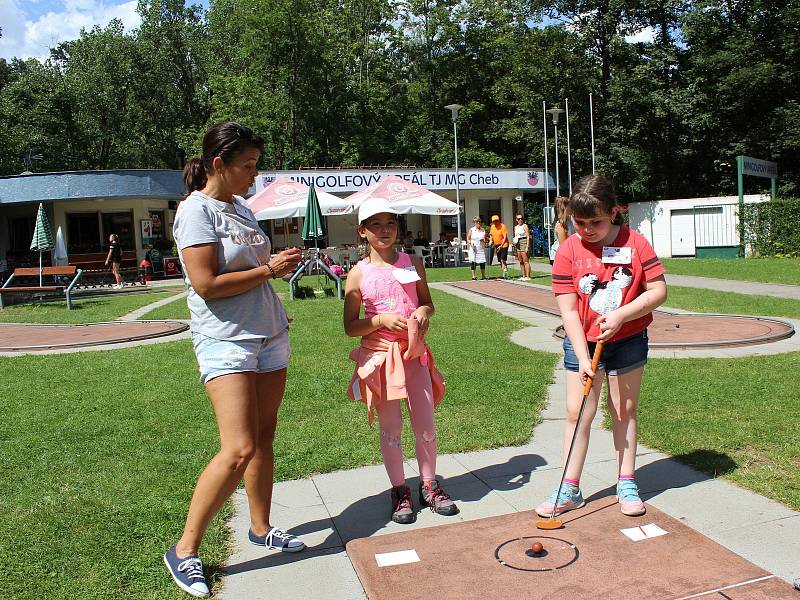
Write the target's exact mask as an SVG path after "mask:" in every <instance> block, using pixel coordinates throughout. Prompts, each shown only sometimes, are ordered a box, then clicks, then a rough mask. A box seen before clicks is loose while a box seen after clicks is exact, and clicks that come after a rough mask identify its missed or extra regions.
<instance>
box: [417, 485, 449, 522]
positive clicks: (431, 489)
mask: <svg viewBox="0 0 800 600" xmlns="http://www.w3.org/2000/svg"><path fill="white" fill-rule="evenodd" d="M419 501H420V503H421V504H423V505H425V506H427V507H429V508H430V509H431V510H432V511H433V512H435V513H436V514H437V515H444V516H445V517H452V516H453V515H457V514H458V506H456V503H455V502H453V501H452V500H451V499H450V496H449V495H448V494H447V492H445V491H444V490H443V489H442V486H441V485H440V484H439V481H438V480H436V479H434V480H432V481H426V482H420V484H419Z"/></svg>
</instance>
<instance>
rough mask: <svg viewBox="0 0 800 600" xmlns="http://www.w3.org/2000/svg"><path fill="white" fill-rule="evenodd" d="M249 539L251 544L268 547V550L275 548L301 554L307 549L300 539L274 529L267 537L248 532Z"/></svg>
mask: <svg viewBox="0 0 800 600" xmlns="http://www.w3.org/2000/svg"><path fill="white" fill-rule="evenodd" d="M247 538H248V539H249V540H250V543H251V544H255V545H256V546H266V547H267V548H275V549H277V550H280V551H281V552H300V551H301V550H303V549H305V547H306V545H305V544H304V543H303V540H301V539H300V538H299V537H295V536H293V535H292V534H291V533H288V532H286V531H283V530H282V529H278V528H277V527H273V528H272V529H270V530H269V531H267V533H266V535H256V534H255V533H253V530H252V529H250V530H249V531H248V532H247Z"/></svg>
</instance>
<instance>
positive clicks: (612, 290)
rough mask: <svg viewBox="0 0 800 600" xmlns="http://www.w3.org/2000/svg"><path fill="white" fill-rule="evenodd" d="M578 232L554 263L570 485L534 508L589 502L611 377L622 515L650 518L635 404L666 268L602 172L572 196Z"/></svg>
mask: <svg viewBox="0 0 800 600" xmlns="http://www.w3.org/2000/svg"><path fill="white" fill-rule="evenodd" d="M569 211H570V213H571V215H572V221H573V223H574V224H575V230H576V233H575V234H573V235H571V236H570V237H568V238H567V239H566V240H565V241H564V242H563V243H562V244H561V245H560V247H559V249H558V253H557V254H556V257H555V262H554V264H553V293H555V295H556V301H557V302H558V307H559V309H560V311H561V318H562V320H563V323H564V330H565V331H566V334H567V335H566V337H565V339H564V367H565V369H566V370H567V420H566V426H565V428H564V455H565V456H566V455H567V453H568V452H567V449H568V448H569V446H570V442H571V440H572V437H573V433H574V435H575V446H574V448H573V453H572V457H571V459H570V462H569V465H567V469H566V474H565V477H564V485H563V486H562V487H561V490H560V492H561V493H559V490H556V491H554V492H553V494H552V495H551V496H550V497H549V498H548V499H547V500H545V501H544V502H543V503H542V504H540V505H539V506H537V507H536V512H537V513H539V515H541V516H544V517H549V516H551V514H553V513H554V508H555V514H560V513H563V512H566V511H568V510H572V509H574V508H580V507H581V506H583V504H584V500H583V495H582V494H581V490H580V486H579V483H580V481H579V480H580V476H581V471H582V470H583V463H584V461H585V460H586V451H587V449H588V447H589V433H590V431H591V425H592V419H593V418H594V415H595V413H596V412H597V403H598V399H599V396H600V390H601V388H602V387H603V380H604V379H605V378H606V377H607V378H608V408H609V411H610V413H611V418H612V422H613V433H614V447H615V449H616V451H617V469H618V470H617V473H618V479H617V500H618V501H619V504H620V508H621V510H622V512H623V514H626V515H629V516H637V515H641V514H644V512H645V506H644V503H643V502H642V500H641V498H640V497H639V490H638V488H637V486H636V483H635V482H634V478H633V473H634V468H635V463H636V443H637V437H636V406H637V404H638V402H639V390H640V388H641V384H642V374H643V372H644V365H645V363H646V362H647V326H648V325H649V324H650V322H651V321H652V320H653V317H652V312H653V310H654V309H655V308H657V307H658V306H660V305H661V304H663V303H664V301H665V300H666V299H667V284H666V282H665V280H664V267H663V266H662V265H661V262H660V261H659V260H658V258H657V257H656V254H655V252H654V251H653V248H652V247H651V246H650V243H649V242H648V241H647V240H646V239H645V238H644V237H643V236H642V235H640V234H639V233H638V232H636V231H633V230H631V229H630V228H628V227H627V226H625V225H623V224H622V219H621V214H620V207H619V206H618V205H617V200H616V193H615V192H614V187H613V185H612V184H611V182H610V181H609V180H607V179H606V178H604V177H602V176H600V175H590V176H587V177H584V178H582V179H581V180H580V181H579V182H578V184H577V186H576V187H575V190H574V192H573V194H572V196H570V199H569ZM600 341H602V342H603V351H602V352H603V353H602V357H601V362H600V364H599V365H598V376H597V377H595V373H594V372H592V368H591V364H592V361H591V356H592V353H593V352H594V348H595V345H596V344H597V342H600ZM589 378H593V386H592V389H591V391H590V393H589V396H588V398H587V403H586V408H585V415H584V417H583V418H582V419H581V422H580V427H579V428H578V430H577V432H576V425H577V421H578V413H579V411H580V407H581V404H582V402H583V386H584V384H585V383H586V381H587V380H588V379H589Z"/></svg>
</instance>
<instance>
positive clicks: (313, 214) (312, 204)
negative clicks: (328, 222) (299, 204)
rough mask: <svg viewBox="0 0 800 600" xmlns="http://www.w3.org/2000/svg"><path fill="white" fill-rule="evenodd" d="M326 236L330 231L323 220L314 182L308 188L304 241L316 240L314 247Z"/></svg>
mask: <svg viewBox="0 0 800 600" xmlns="http://www.w3.org/2000/svg"><path fill="white" fill-rule="evenodd" d="M326 235H328V231H327V228H326V227H325V221H324V220H323V219H322V209H321V208H320V207H319V200H318V199H317V191H316V190H315V189H314V184H313V182H312V183H311V186H310V187H309V188H308V203H307V204H306V216H305V219H303V239H304V240H314V246H316V245H317V244H316V242H317V240H321V239H322V238H324V237H325V236H326Z"/></svg>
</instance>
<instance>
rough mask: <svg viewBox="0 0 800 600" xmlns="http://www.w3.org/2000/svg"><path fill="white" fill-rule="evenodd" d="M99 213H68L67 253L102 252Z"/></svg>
mask: <svg viewBox="0 0 800 600" xmlns="http://www.w3.org/2000/svg"><path fill="white" fill-rule="evenodd" d="M99 216H100V214H99V213H67V253H68V254H87V253H91V252H102V251H103V250H104V248H103V244H102V243H101V241H100V219H99Z"/></svg>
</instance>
